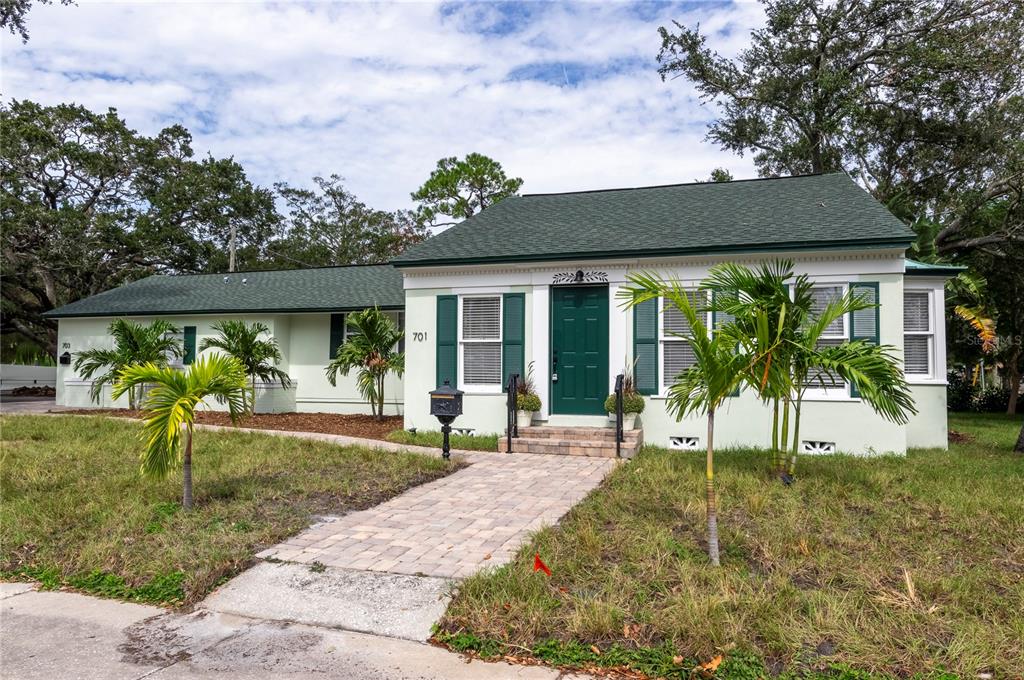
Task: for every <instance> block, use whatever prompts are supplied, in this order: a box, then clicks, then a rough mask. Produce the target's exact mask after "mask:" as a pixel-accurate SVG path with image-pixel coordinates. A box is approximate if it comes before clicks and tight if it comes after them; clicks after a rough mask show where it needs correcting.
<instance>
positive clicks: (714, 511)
mask: <svg viewBox="0 0 1024 680" xmlns="http://www.w3.org/2000/svg"><path fill="white" fill-rule="evenodd" d="M705 475H706V480H707V486H706V491H707V503H708V557H709V558H711V564H712V565H714V566H716V567H717V566H719V565H720V564H721V562H720V561H719V559H718V508H717V506H716V505H715V410H714V409H710V410H709V411H708V458H707V464H706V468H705Z"/></svg>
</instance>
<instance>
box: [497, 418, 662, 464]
mask: <svg viewBox="0 0 1024 680" xmlns="http://www.w3.org/2000/svg"><path fill="white" fill-rule="evenodd" d="M624 436H625V441H623V442H622V445H621V447H620V449H621V453H620V455H621V457H622V458H632V457H633V456H634V455H636V452H637V451H639V450H640V447H641V446H643V445H644V432H643V430H640V429H636V430H627V431H626V432H625V433H624ZM498 452H499V453H508V438H507V437H501V438H499V439H498ZM512 452H513V453H544V454H556V455H563V456H596V457H599V458H615V428H611V427H553V426H547V425H540V426H531V427H521V428H519V436H518V437H514V438H513V439H512Z"/></svg>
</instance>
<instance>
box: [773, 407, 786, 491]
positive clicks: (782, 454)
mask: <svg viewBox="0 0 1024 680" xmlns="http://www.w3.org/2000/svg"><path fill="white" fill-rule="evenodd" d="M788 446H789V397H788V396H787V397H786V398H785V399H783V400H782V435H781V436H780V437H779V454H778V456H777V457H776V459H775V470H774V472H775V474H777V475H778V474H782V472H783V471H784V470H785V469H786V449H787V447H788Z"/></svg>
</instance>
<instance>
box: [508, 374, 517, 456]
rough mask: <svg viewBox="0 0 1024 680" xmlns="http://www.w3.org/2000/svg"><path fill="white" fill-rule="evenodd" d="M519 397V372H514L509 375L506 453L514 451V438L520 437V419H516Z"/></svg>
mask: <svg viewBox="0 0 1024 680" xmlns="http://www.w3.org/2000/svg"><path fill="white" fill-rule="evenodd" d="M518 398H519V374H518V373H513V374H512V375H510V376H509V377H508V414H507V415H508V421H507V423H506V428H505V436H506V437H507V442H508V449H507V451H506V453H512V439H513V437H515V438H518V437H519V421H518V420H516V406H517V403H516V402H517V400H518Z"/></svg>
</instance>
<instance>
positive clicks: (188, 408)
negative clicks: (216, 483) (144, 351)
mask: <svg viewBox="0 0 1024 680" xmlns="http://www.w3.org/2000/svg"><path fill="white" fill-rule="evenodd" d="M245 378H246V374H245V367H244V366H243V365H242V364H241V362H239V361H238V360H237V359H235V358H234V357H229V356H225V355H222V354H212V355H208V356H205V357H203V358H201V359H199V360H198V361H196V362H195V363H193V364H192V365H191V366H190V367H189V369H188V370H187V371H177V370H175V369H173V368H168V367H166V366H158V365H156V364H152V363H147V364H143V365H140V366H129V367H128V368H126V369H124V370H123V371H122V372H121V373H120V375H119V377H118V380H117V382H116V383H115V384H114V398H115V399H116V398H117V397H119V396H121V395H122V394H124V393H125V392H126V391H128V390H131V389H133V388H134V387H136V386H139V385H152V386H153V387H152V388H151V389H150V390H149V391H148V392H147V394H146V399H145V403H144V408H145V409H146V410H147V411H149V413H150V415H149V417H148V418H147V419H146V424H145V426H144V430H143V432H144V435H145V439H146V449H145V451H143V453H142V455H141V456H140V458H141V460H142V466H141V467H142V474H143V475H144V476H146V477H152V478H156V479H163V478H165V477H167V475H168V474H169V473H170V471H171V469H172V468H174V467H176V466H177V465H178V463H179V461H180V462H181V464H182V472H183V477H184V484H183V491H182V495H181V507H183V508H184V509H185V510H189V509H191V508H192V431H193V427H194V423H195V410H196V406H197V405H198V404H199V403H200V402H201V401H202V400H203V399H205V398H206V397H213V398H214V399H216V400H217V401H218V402H220V403H226V404H227V407H228V413H229V414H230V415H231V420H232V421H235V420H236V419H237V418H238V416H239V415H241V414H242V413H244V412H245V389H246V385H245ZM182 430H184V432H185V443H184V447H183V446H182V441H181V439H182V436H181V435H182Z"/></svg>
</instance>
